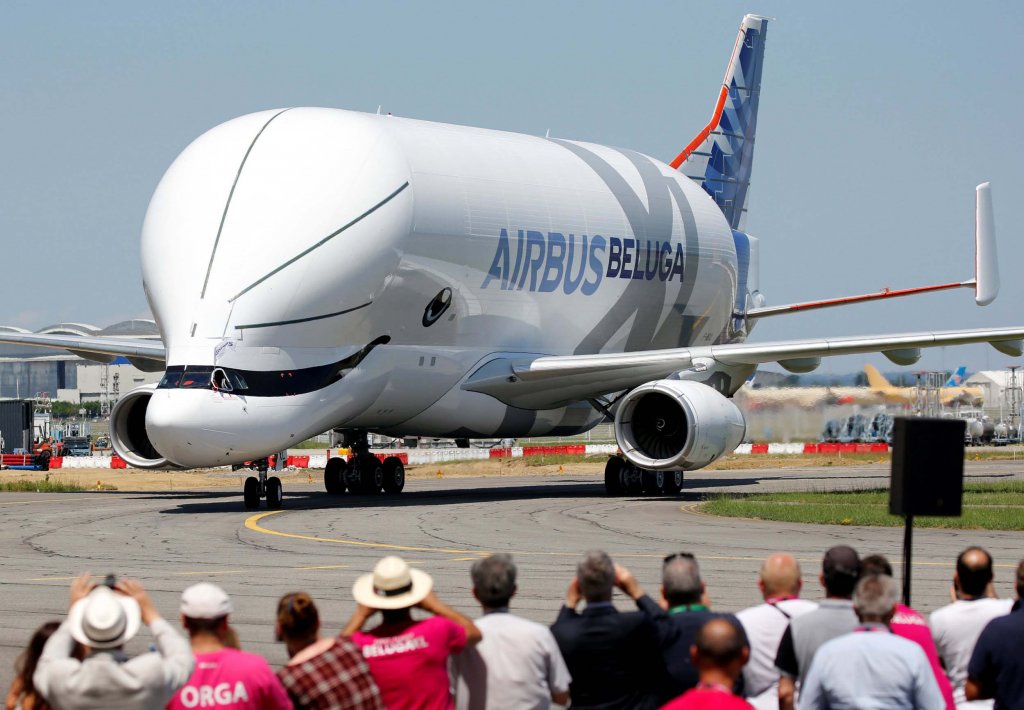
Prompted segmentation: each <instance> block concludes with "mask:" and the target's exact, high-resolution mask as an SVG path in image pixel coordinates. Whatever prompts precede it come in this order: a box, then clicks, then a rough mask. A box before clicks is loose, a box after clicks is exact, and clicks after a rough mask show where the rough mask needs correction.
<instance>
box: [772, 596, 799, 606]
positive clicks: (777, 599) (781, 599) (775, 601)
mask: <svg viewBox="0 0 1024 710" xmlns="http://www.w3.org/2000/svg"><path fill="white" fill-rule="evenodd" d="M790 599H799V597H797V596H795V595H793V594H787V595H785V596H780V597H768V598H767V599H765V600H764V603H765V604H771V605H772V606H775V605H776V604H779V603H780V602H788V601H789V600H790Z"/></svg>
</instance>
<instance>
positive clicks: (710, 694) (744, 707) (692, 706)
mask: <svg viewBox="0 0 1024 710" xmlns="http://www.w3.org/2000/svg"><path fill="white" fill-rule="evenodd" d="M661 710H754V706H753V705H751V704H750V703H748V702H747V701H746V700H744V699H743V698H739V697H737V696H735V695H733V694H732V693H730V692H729V691H728V690H722V689H719V688H708V687H701V686H697V687H696V688H693V689H691V690H687V691H686V692H685V693H683V694H682V695H680V696H679V697H678V698H676V699H675V700H673V701H672V702H670V703H668V704H667V705H662V706H661Z"/></svg>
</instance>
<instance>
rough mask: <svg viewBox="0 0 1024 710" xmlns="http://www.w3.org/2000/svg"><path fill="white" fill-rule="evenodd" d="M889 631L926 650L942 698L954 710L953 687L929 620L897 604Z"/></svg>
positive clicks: (948, 707)
mask: <svg viewBox="0 0 1024 710" xmlns="http://www.w3.org/2000/svg"><path fill="white" fill-rule="evenodd" d="M889 629H890V630H891V631H892V632H893V633H894V634H896V635H897V636H902V637H903V638H905V639H907V640H908V641H913V642H914V643H916V644H917V645H918V646H920V647H921V648H923V649H924V655H926V656H928V662H929V663H930V664H931V666H932V673H934V674H935V680H936V681H938V683H939V690H941V691H942V698H943V700H945V701H946V710H954V708H955V707H956V703H955V702H954V700H953V686H952V685H950V683H949V678H947V677H946V672H945V671H944V670H942V666H941V665H940V664H939V654H938V652H937V651H936V650H935V641H934V640H933V639H932V632H931V629H930V628H928V620H927V619H925V618H924V616H922V615H921V614H919V613H918V612H916V611H914V610H913V609H911V608H910V607H909V606H904V605H903V604H897V605H896V613H895V614H894V615H893V617H892V623H890V624H889Z"/></svg>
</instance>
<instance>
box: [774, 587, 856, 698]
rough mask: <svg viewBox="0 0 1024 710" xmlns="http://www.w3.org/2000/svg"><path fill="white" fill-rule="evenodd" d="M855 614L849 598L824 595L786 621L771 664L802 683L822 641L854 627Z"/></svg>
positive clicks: (780, 671)
mask: <svg viewBox="0 0 1024 710" xmlns="http://www.w3.org/2000/svg"><path fill="white" fill-rule="evenodd" d="M857 624H858V621H857V614H855V613H854V611H853V602H852V601H850V600H849V599H825V600H823V601H820V602H818V608H817V609H815V610H814V611H812V612H809V613H807V614H804V615H803V616H800V617H797V618H795V619H793V620H792V621H791V622H789V628H788V629H786V632H785V633H784V634H783V635H782V641H780V642H779V651H778V653H777V654H775V667H776V668H778V669H779V673H781V674H782V675H784V676H786V677H787V678H798V679H799V680H800V682H801V683H802V682H803V681H804V678H806V677H807V673H808V672H809V671H810V670H811V662H812V661H813V660H814V654H815V652H816V651H817V650H818V647H820V646H821V645H822V644H823V643H825V642H826V641H830V640H832V639H834V638H836V637H837V636H842V635H843V634H848V633H850V632H851V631H853V630H854V629H855V628H856V627H857Z"/></svg>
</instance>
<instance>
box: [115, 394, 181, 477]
mask: <svg viewBox="0 0 1024 710" xmlns="http://www.w3.org/2000/svg"><path fill="white" fill-rule="evenodd" d="M155 390H156V385H155V384H152V385H143V386H142V387H137V388H135V389H133V390H132V391H131V392H129V393H128V394H126V395H125V396H123V397H121V399H119V400H117V404H115V405H114V408H113V409H112V410H111V411H110V445H111V446H112V447H113V448H114V452H115V453H117V455H118V456H120V457H121V458H122V459H124V460H125V461H126V462H127V463H128V464H129V465H130V466H134V467H135V468H166V467H168V466H172V467H173V466H174V464H172V463H170V462H169V461H168V460H167V459H166V458H164V457H163V456H161V455H160V452H159V451H157V450H156V447H154V446H153V442H151V441H150V440H149V435H148V434H147V433H146V409H147V408H148V407H149V400H150V398H151V397H152V396H153V392H154V391H155Z"/></svg>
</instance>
